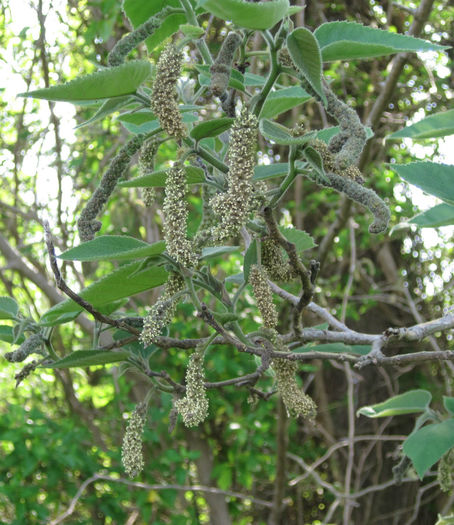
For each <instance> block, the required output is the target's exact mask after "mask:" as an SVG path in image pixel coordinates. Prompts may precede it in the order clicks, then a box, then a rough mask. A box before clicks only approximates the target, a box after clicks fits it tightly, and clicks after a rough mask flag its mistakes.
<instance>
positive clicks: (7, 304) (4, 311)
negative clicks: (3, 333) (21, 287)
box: [0, 297, 19, 319]
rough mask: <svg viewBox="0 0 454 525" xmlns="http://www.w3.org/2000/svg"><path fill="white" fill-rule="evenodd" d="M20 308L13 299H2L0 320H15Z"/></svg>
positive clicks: (0, 301) (0, 298)
mask: <svg viewBox="0 0 454 525" xmlns="http://www.w3.org/2000/svg"><path fill="white" fill-rule="evenodd" d="M18 311H19V306H18V304H17V303H16V301H15V300H14V299H13V298H12V297H0V319H14V318H15V317H16V316H17V312H18Z"/></svg>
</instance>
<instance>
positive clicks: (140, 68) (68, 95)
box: [19, 60, 151, 104]
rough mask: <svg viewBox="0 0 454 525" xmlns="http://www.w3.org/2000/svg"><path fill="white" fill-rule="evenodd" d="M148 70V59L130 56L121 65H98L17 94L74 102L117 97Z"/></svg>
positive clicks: (133, 89) (132, 87)
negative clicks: (88, 71)
mask: <svg viewBox="0 0 454 525" xmlns="http://www.w3.org/2000/svg"><path fill="white" fill-rule="evenodd" d="M150 73H151V65H150V62H148V60H132V61H130V62H125V63H124V64H122V65H121V66H117V67H110V68H105V69H101V70H99V71H96V73H92V74H91V75H86V76H83V77H79V78H76V79H74V80H71V81H70V82H67V83H65V84H59V85H57V86H52V87H49V88H44V89H37V90H36V91H28V92H27V93H20V94H19V96H20V97H33V98H43V99H45V100H60V101H66V102H73V103H75V104H77V102H78V101H86V100H99V99H103V98H112V97H119V96H122V95H128V94H131V93H135V92H136V91H137V88H138V87H139V86H140V84H142V82H144V80H146V79H147V78H148V76H149V75H150Z"/></svg>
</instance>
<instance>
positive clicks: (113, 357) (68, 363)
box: [42, 350, 131, 368]
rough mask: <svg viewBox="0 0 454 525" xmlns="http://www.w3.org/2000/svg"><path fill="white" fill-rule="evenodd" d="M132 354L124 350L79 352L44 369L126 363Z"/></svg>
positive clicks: (47, 365) (44, 366) (45, 366)
mask: <svg viewBox="0 0 454 525" xmlns="http://www.w3.org/2000/svg"><path fill="white" fill-rule="evenodd" d="M130 355H131V354H130V353H129V352H126V351H124V350H122V351H115V352H106V351H105V350H77V351H76V352H73V353H72V354H69V355H67V356H65V357H63V358H62V359H59V360H58V361H55V363H51V364H46V365H43V366H42V368H75V367H84V366H96V365H98V366H99V365H107V364H109V363H118V362H119V361H126V359H128V357H129V356H130Z"/></svg>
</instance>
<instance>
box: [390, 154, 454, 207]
mask: <svg viewBox="0 0 454 525" xmlns="http://www.w3.org/2000/svg"><path fill="white" fill-rule="evenodd" d="M389 166H390V167H391V168H392V169H393V170H395V171H397V173H398V174H399V176H400V177H402V178H403V179H404V180H406V181H407V182H408V183H410V184H414V185H415V186H417V187H418V188H421V189H422V190H423V191H425V192H426V193H429V194H430V195H435V197H438V198H439V199H442V200H444V201H446V202H447V203H448V204H454V165H448V164H437V163H435V162H425V161H418V162H410V163H409V164H389Z"/></svg>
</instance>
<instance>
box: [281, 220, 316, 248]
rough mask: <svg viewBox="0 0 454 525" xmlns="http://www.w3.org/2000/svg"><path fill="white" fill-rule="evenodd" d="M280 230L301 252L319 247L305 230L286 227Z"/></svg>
mask: <svg viewBox="0 0 454 525" xmlns="http://www.w3.org/2000/svg"><path fill="white" fill-rule="evenodd" d="M279 230H280V232H281V233H282V235H283V236H284V237H285V238H286V239H287V240H288V241H290V242H292V243H293V244H294V245H295V246H296V249H297V251H299V252H302V251H304V250H309V249H311V248H313V247H314V246H317V245H316V244H315V242H314V239H313V238H312V237H311V236H310V235H309V234H308V233H307V232H305V231H303V230H298V229H296V228H287V227H285V226H279Z"/></svg>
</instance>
